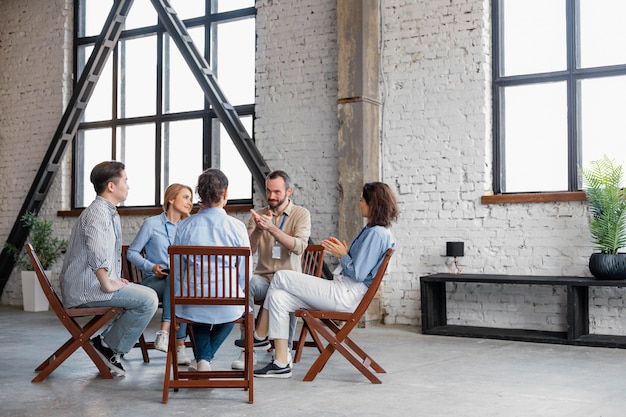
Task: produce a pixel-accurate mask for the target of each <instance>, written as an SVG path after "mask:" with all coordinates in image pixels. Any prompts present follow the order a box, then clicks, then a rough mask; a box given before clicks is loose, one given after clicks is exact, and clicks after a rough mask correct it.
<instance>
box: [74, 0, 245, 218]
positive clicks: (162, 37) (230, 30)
mask: <svg viewBox="0 0 626 417" xmlns="http://www.w3.org/2000/svg"><path fill="white" fill-rule="evenodd" d="M112 4H113V1H112V0H76V1H75V7H76V22H77V24H76V25H75V27H76V32H75V40H76V42H75V45H76V49H75V56H76V59H75V65H76V67H75V78H74V79H75V80H78V79H79V77H80V74H81V72H82V70H83V68H84V66H85V64H86V62H87V60H88V59H89V56H90V54H91V52H92V50H93V48H94V45H95V42H96V39H97V35H98V34H99V33H100V32H101V30H102V27H103V25H104V23H105V21H106V17H107V15H108V14H109V10H110V8H111V5H112ZM170 4H171V5H172V7H173V8H174V10H176V12H177V15H178V17H179V18H180V19H181V20H182V21H183V23H184V24H185V26H186V27H187V31H188V32H189V35H190V36H191V38H192V39H193V43H194V45H195V46H196V48H197V49H198V51H200V52H201V53H202V52H203V53H204V56H205V59H206V61H207V62H208V63H209V65H210V66H211V69H212V71H213V74H214V75H215V77H216V78H217V80H218V83H219V86H220V88H221V90H222V92H223V93H224V96H225V97H226V98H227V100H228V102H229V103H230V104H232V105H234V106H235V109H236V110H237V113H238V114H239V116H240V119H241V122H242V124H243V125H244V126H245V128H246V130H247V131H248V133H249V134H250V136H252V132H253V126H252V120H253V116H254V53H255V15H256V10H255V9H254V0H170ZM73 152H74V154H73V184H74V185H73V188H74V196H73V207H84V206H86V205H87V204H89V203H90V202H91V201H92V200H93V198H94V196H95V193H94V190H93V186H92V185H91V183H90V181H89V174H90V172H91V169H92V168H93V166H94V165H96V164H97V163H98V162H100V161H103V160H107V159H114V160H118V161H122V162H124V163H125V164H126V172H127V174H128V179H129V180H128V181H129V185H130V193H129V195H128V199H127V200H126V202H125V203H123V204H124V205H125V206H148V207H150V206H160V205H161V203H162V196H163V192H164V190H165V188H166V187H167V186H168V185H169V184H171V183H174V182H178V183H183V184H186V185H189V186H191V187H192V188H195V185H196V181H197V178H198V175H199V174H200V173H201V172H202V170H203V169H206V168H209V167H218V168H220V169H221V170H222V171H224V172H225V173H226V175H227V176H228V178H229V180H230V184H229V199H230V201H233V200H235V201H239V202H250V201H251V199H252V176H251V174H250V171H249V170H248V168H247V166H246V164H245V163H244V161H243V159H242V158H241V156H240V155H239V153H238V152H237V150H236V148H235V146H234V144H233V142H232V140H231V139H230V137H229V136H228V133H227V132H226V130H225V129H224V128H223V126H222V125H221V123H220V122H219V120H218V118H217V115H216V114H215V112H214V111H213V109H212V108H211V106H210V105H209V103H208V101H206V100H205V97H204V93H203V91H202V89H201V88H200V85H199V84H198V82H197V81H196V79H195V78H194V76H193V74H192V72H191V70H190V69H189V67H188V66H187V63H186V61H185V60H184V58H183V56H182V55H181V53H180V52H179V50H178V47H177V46H176V44H175V43H174V41H173V40H172V39H171V38H170V36H169V34H168V33H167V31H166V30H165V29H164V27H163V26H162V25H160V24H159V19H158V15H157V13H156V11H155V9H154V7H153V5H152V3H151V2H150V0H135V1H134V3H133V6H132V7H131V9H130V12H129V13H128V17H127V18H126V21H125V26H124V31H123V32H122V34H121V37H120V40H119V42H118V44H117V47H116V48H115V51H114V52H113V54H112V55H111V56H110V57H109V59H108V61H107V64H106V67H105V70H104V71H103V72H102V74H101V76H100V78H99V80H98V83H97V85H96V88H95V89H94V91H93V94H92V96H91V98H90V100H89V103H88V105H87V107H86V108H85V111H84V114H83V118H82V120H81V123H80V125H79V130H78V133H77V135H76V138H75V141H74V147H73Z"/></svg>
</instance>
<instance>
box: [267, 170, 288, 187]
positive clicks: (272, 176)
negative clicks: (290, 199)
mask: <svg viewBox="0 0 626 417" xmlns="http://www.w3.org/2000/svg"><path fill="white" fill-rule="evenodd" d="M278 177H280V178H282V179H283V180H284V181H285V189H289V188H293V181H291V177H290V176H289V174H287V173H286V172H285V171H281V170H280V169H277V170H276V171H272V172H270V173H269V174H267V177H265V181H267V180H275V179H276V178H278Z"/></svg>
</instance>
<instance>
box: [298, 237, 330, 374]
mask: <svg viewBox="0 0 626 417" xmlns="http://www.w3.org/2000/svg"><path fill="white" fill-rule="evenodd" d="M323 268H324V247H323V246H322V245H315V244H312V243H311V244H309V245H308V246H307V247H306V249H305V250H304V253H303V254H302V272H303V273H305V274H308V275H313V276H316V277H320V278H321V277H322V270H323ZM307 334H309V331H308V328H307V327H306V326H304V325H303V326H302V329H301V330H300V336H299V337H298V340H294V341H293V342H292V343H293V346H295V348H294V351H295V355H294V362H298V361H299V360H300V357H301V356H302V350H303V348H304V347H305V346H318V344H319V343H318V342H316V341H307V340H306V338H307Z"/></svg>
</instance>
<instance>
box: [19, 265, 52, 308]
mask: <svg viewBox="0 0 626 417" xmlns="http://www.w3.org/2000/svg"><path fill="white" fill-rule="evenodd" d="M45 272H46V275H48V276H50V271H45ZM22 300H23V301H24V311H48V308H49V305H48V299H47V298H46V295H45V294H44V293H43V290H42V289H41V285H39V280H38V279H37V275H35V271H22Z"/></svg>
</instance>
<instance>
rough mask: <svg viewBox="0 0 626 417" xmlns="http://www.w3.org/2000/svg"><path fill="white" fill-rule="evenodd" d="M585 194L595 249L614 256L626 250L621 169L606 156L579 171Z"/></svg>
mask: <svg viewBox="0 0 626 417" xmlns="http://www.w3.org/2000/svg"><path fill="white" fill-rule="evenodd" d="M582 176H583V182H584V187H585V194H586V196H587V201H588V202H589V208H590V210H591V214H592V217H591V220H590V223H589V229H590V231H591V236H592V237H593V243H594V247H595V249H597V250H599V251H600V252H601V253H608V254H616V253H617V251H618V250H619V248H621V247H624V246H626V194H625V193H624V189H623V188H622V179H623V171H622V166H621V165H619V164H616V163H615V162H614V161H613V160H611V159H609V158H608V157H607V156H606V155H605V156H604V157H603V158H602V159H599V160H597V161H592V162H591V166H590V168H588V169H584V168H583V169H582Z"/></svg>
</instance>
